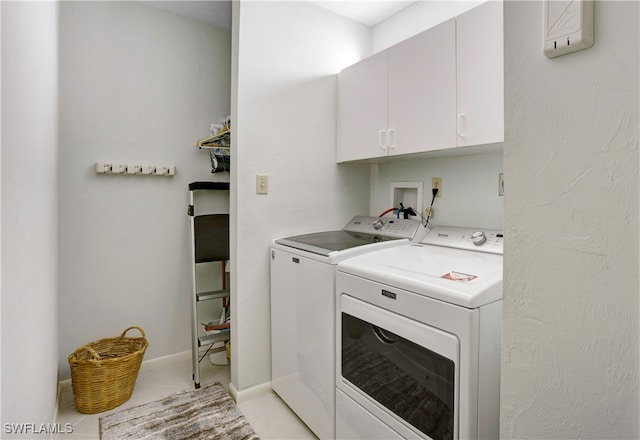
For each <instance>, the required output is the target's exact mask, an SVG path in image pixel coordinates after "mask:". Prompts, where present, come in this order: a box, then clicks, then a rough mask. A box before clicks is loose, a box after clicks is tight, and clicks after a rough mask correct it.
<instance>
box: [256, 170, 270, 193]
mask: <svg viewBox="0 0 640 440" xmlns="http://www.w3.org/2000/svg"><path fill="white" fill-rule="evenodd" d="M268 192H269V176H266V175H264V174H256V194H267V193H268Z"/></svg>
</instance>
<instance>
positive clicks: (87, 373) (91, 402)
mask: <svg viewBox="0 0 640 440" xmlns="http://www.w3.org/2000/svg"><path fill="white" fill-rule="evenodd" d="M131 329H136V330H138V331H139V332H140V334H141V335H142V337H137V338H131V337H125V334H126V333H127V332H128V331H129V330H131ZM148 346H149V343H148V342H147V338H146V337H145V334H144V331H143V330H142V329H141V328H140V327H129V328H128V329H126V330H125V331H123V332H122V334H121V335H120V337H118V338H106V339H100V340H98V341H95V342H91V343H89V344H87V345H84V346H82V347H80V348H78V349H77V350H76V351H74V352H73V353H72V354H71V355H70V356H69V358H68V360H69V368H70V369H71V387H72V389H73V399H74V401H75V403H76V409H77V410H78V411H79V412H81V413H84V414H95V413H99V412H102V411H107V410H109V409H112V408H115V407H116V406H118V405H121V404H123V403H124V402H126V401H127V400H129V398H130V397H131V393H133V387H134V386H135V384H136V378H137V377H138V371H139V370H140V364H141V363H142V358H143V357H144V352H145V350H146V349H147V347H148Z"/></svg>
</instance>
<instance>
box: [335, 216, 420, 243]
mask: <svg viewBox="0 0 640 440" xmlns="http://www.w3.org/2000/svg"><path fill="white" fill-rule="evenodd" d="M419 228H420V222H419V221H417V220H409V219H402V218H392V217H368V216H365V215H357V216H355V217H354V218H352V219H351V220H350V221H349V223H347V224H346V226H345V227H344V228H342V229H343V230H344V231H346V232H351V233H354V234H366V235H378V236H380V237H385V238H408V239H409V240H411V239H412V238H413V237H414V236H415V235H416V232H417V231H418V229H419Z"/></svg>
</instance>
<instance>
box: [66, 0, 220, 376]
mask: <svg viewBox="0 0 640 440" xmlns="http://www.w3.org/2000/svg"><path fill="white" fill-rule="evenodd" d="M230 71H231V32H230V31H228V30H224V29H218V28H215V27H212V26H210V25H206V24H203V23H200V22H196V21H193V20H189V19H186V18H183V17H179V16H177V15H174V14H171V13H169V12H166V11H164V10H160V9H157V8H154V7H150V6H147V5H144V4H142V3H141V2H135V1H117V2H61V5H60V239H61V245H60V330H61V334H60V354H59V365H60V371H61V376H62V378H65V377H69V367H68V363H67V356H68V355H69V354H70V353H72V352H73V350H75V348H77V347H79V346H82V345H84V344H86V343H88V342H90V341H93V340H96V339H100V338H105V337H113V336H117V335H119V334H120V333H121V332H122V331H123V330H124V329H125V328H127V327H129V326H132V325H135V326H140V327H142V328H143V329H144V331H145V333H146V336H147V338H148V340H149V349H148V350H147V352H146V355H145V359H146V360H149V359H152V358H156V357H160V356H165V355H169V354H174V353H178V352H182V351H187V350H189V347H190V328H191V327H190V307H191V302H190V298H191V289H192V285H191V266H190V258H189V243H190V235H189V226H188V225H189V222H188V216H187V205H188V203H189V192H188V184H189V183H190V182H193V181H197V180H217V179H218V180H224V179H228V174H227V175H226V176H225V175H224V173H222V175H219V174H213V175H212V174H211V172H210V170H211V166H210V162H209V155H208V152H207V150H199V149H197V148H196V147H195V142H196V141H197V140H198V139H202V138H204V137H207V136H208V135H209V125H210V124H211V123H212V122H219V121H220V120H221V119H223V118H224V117H225V116H226V115H228V114H229V112H230V93H231V91H230V90H231V85H230V84H231V72H230ZM96 162H111V163H114V164H118V163H123V164H129V165H136V164H139V165H157V166H162V165H173V166H175V167H176V175H175V176H172V177H161V176H135V175H106V174H96V172H95V167H94V164H95V163H96ZM224 197H228V195H227V194H225V195H224ZM224 205H227V200H225V203H224ZM226 209H228V205H227V206H225V210H226ZM131 334H132V335H135V334H137V332H135V331H132V332H131ZM184 374H185V375H187V376H188V377H190V372H189V371H185V372H184Z"/></svg>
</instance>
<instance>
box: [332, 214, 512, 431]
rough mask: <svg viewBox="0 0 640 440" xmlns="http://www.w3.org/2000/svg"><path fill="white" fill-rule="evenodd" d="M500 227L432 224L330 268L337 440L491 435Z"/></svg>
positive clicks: (495, 418)
mask: <svg viewBox="0 0 640 440" xmlns="http://www.w3.org/2000/svg"><path fill="white" fill-rule="evenodd" d="M502 248H503V236H502V233H501V232H500V231H495V230H493V231H487V230H485V231H483V232H481V231H477V230H474V229H467V228H456V227H442V226H434V227H433V229H432V230H431V231H429V232H428V233H427V234H426V236H425V237H424V238H423V239H422V240H421V241H419V242H413V243H411V244H405V245H402V246H398V247H394V248H391V249H383V250H377V251H374V252H369V253H366V254H364V255H361V256H357V257H354V258H351V259H349V260H345V261H343V262H341V263H339V264H338V266H337V272H336V296H337V300H336V317H337V319H336V328H337V330H336V389H337V390H336V414H337V416H336V438H338V439H356V438H360V439H396V438H397V439H401V438H422V439H433V440H448V439H478V438H499V395H500V346H501V331H502V260H503V257H502Z"/></svg>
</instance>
